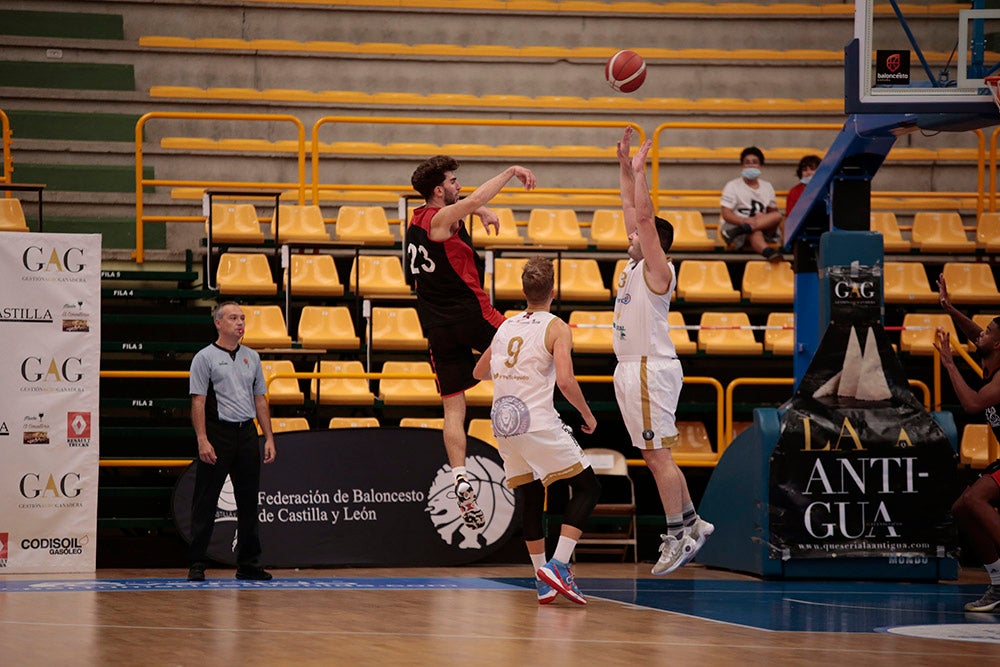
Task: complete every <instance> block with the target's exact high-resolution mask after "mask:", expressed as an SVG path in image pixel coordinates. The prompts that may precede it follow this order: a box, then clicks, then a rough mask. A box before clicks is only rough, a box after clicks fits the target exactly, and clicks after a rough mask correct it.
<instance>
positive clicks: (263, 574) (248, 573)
mask: <svg viewBox="0 0 1000 667" xmlns="http://www.w3.org/2000/svg"><path fill="white" fill-rule="evenodd" d="M236 578H237V579H245V580H247V581H271V579H274V577H272V576H271V573H270V572H268V571H267V570H265V569H264V568H262V567H250V566H245V567H238V568H236Z"/></svg>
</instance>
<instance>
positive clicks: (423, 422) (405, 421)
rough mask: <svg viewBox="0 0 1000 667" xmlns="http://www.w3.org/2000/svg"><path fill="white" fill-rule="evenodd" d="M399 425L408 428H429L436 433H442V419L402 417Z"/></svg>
mask: <svg viewBox="0 0 1000 667" xmlns="http://www.w3.org/2000/svg"><path fill="white" fill-rule="evenodd" d="M399 425H400V426H407V427H409V428H430V429H434V430H436V431H443V430H444V418H441V417H439V418H436V419H423V418H421V417H403V418H402V419H400V420H399Z"/></svg>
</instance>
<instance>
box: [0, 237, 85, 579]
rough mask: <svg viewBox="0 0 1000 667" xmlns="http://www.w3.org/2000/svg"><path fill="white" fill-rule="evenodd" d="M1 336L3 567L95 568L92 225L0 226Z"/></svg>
mask: <svg viewBox="0 0 1000 667" xmlns="http://www.w3.org/2000/svg"><path fill="white" fill-rule="evenodd" d="M0 336H2V340H3V345H2V346H0V455H2V459H3V466H2V467H0V574H5V573H9V574H13V573H34V572H92V571H94V569H95V567H96V562H97V558H96V556H97V477H98V468H99V465H100V446H99V445H100V443H99V438H98V434H99V433H100V423H99V419H100V410H99V408H100V406H99V400H100V399H99V391H100V362H101V236H100V235H99V234H35V233H20V232H5V233H4V234H3V243H0Z"/></svg>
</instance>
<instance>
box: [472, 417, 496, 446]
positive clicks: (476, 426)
mask: <svg viewBox="0 0 1000 667" xmlns="http://www.w3.org/2000/svg"><path fill="white" fill-rule="evenodd" d="M468 434H469V435H471V436H472V437H473V438H479V439H480V440H482V441H483V442H485V443H486V444H487V445H491V446H493V447H496V446H497V439H496V437H494V435H493V422H492V421H491V420H489V419H470V420H469V430H468Z"/></svg>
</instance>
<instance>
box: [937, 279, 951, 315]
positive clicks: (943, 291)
mask: <svg viewBox="0 0 1000 667" xmlns="http://www.w3.org/2000/svg"><path fill="white" fill-rule="evenodd" d="M937 286H938V298H939V299H940V301H941V307H942V308H944V309H945V310H947V309H948V306H950V305H951V299H949V298H948V283H947V282H945V279H944V274H943V273H942V274H940V275H938V279H937Z"/></svg>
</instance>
